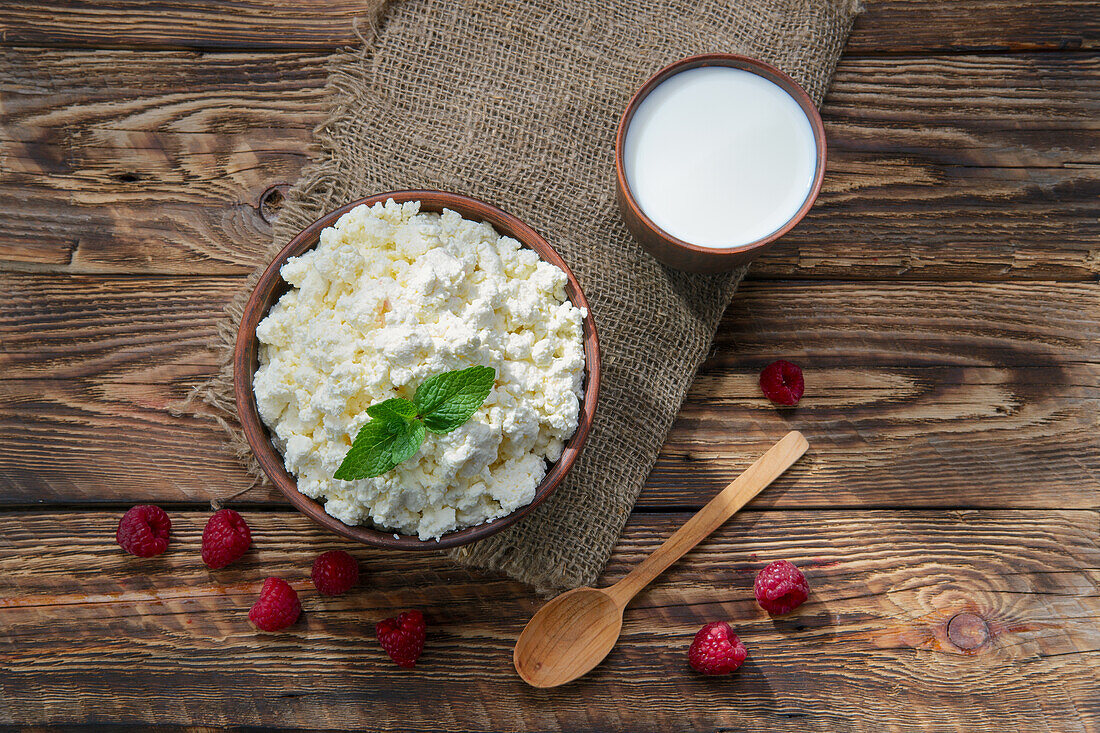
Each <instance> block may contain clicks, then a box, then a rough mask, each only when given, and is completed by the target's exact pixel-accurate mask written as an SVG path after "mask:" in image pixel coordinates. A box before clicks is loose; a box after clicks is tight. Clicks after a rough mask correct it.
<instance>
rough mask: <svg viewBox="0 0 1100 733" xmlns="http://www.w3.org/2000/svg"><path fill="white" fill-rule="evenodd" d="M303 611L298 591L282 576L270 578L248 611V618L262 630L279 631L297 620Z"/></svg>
mask: <svg viewBox="0 0 1100 733" xmlns="http://www.w3.org/2000/svg"><path fill="white" fill-rule="evenodd" d="M301 613H302V604H301V603H300V602H299V601H298V593H297V592H296V591H295V590H294V589H293V588H291V587H290V583H288V582H286V581H285V580H283V579H282V578H268V579H267V580H265V581H264V587H263V588H262V589H261V590H260V597H259V598H258V599H257V600H256V603H255V604H253V606H252V610H250V611H249V612H248V620H249V621H251V622H252V624H253V625H254V626H255V627H256V628H258V629H259V630H260V631H279V630H280V629H285V628H286V627H287V626H290V625H291V624H292V623H294V622H295V621H297V620H298V616H299V615H300V614H301Z"/></svg>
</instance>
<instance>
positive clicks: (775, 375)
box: [760, 359, 806, 407]
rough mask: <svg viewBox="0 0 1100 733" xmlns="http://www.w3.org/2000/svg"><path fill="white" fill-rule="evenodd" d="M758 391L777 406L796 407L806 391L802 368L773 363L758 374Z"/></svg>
mask: <svg viewBox="0 0 1100 733" xmlns="http://www.w3.org/2000/svg"><path fill="white" fill-rule="evenodd" d="M760 389H761V390H762V391H763V392H764V396H765V397H767V398H768V399H769V400H771V401H772V402H774V403H775V404H777V405H783V406H785V407H790V406H792V405H797V404H798V401H799V400H800V399H802V395H803V393H805V391H806V383H805V382H804V381H803V379H802V368H801V367H799V366H798V365H797V364H792V363H791V362H789V361H783V360H782V359H780V360H779V361H773V362H772V363H771V364H768V365H767V366H766V367H764V370H763V371H762V372H760Z"/></svg>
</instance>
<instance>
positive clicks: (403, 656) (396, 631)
mask: <svg viewBox="0 0 1100 733" xmlns="http://www.w3.org/2000/svg"><path fill="white" fill-rule="evenodd" d="M374 633H375V635H376V636H378V643H380V644H381V645H382V648H383V649H385V650H386V654H389V655H390V659H392V660H393V661H395V662H397V666H399V667H406V668H412V667H414V666H416V660H417V659H419V658H420V653H421V652H422V651H424V638H425V637H426V636H427V626H426V624H425V623H424V614H422V613H420V611H405V612H404V613H402V614H401V615H399V616H397V617H396V618H387V619H383V620H382V621H379V622H378V624H377V625H376V626H375V627H374Z"/></svg>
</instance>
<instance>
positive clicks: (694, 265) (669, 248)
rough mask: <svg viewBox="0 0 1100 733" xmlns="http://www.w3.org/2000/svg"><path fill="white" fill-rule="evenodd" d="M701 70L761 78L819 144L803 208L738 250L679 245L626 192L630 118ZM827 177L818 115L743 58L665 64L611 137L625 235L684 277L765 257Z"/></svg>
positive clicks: (778, 79) (777, 78)
mask: <svg viewBox="0 0 1100 733" xmlns="http://www.w3.org/2000/svg"><path fill="white" fill-rule="evenodd" d="M700 66H732V67H734V68H737V69H744V70H745V71H750V72H752V73H754V74H757V75H759V76H762V77H764V78H765V79H767V80H768V81H771V82H773V83H774V84H776V85H778V86H779V87H780V88H782V89H783V90H785V91H786V92H787V93H788V94H790V95H791V96H792V97H793V98H794V100H795V101H796V102H798V105H799V106H800V107H801V108H802V110H803V111H804V112H805V113H806V116H807V117H808V118H809V120H810V127H811V128H812V129H813V133H814V141H815V142H816V143H817V167H816V169H815V170H814V181H813V185H812V186H811V188H810V194H809V196H807V197H806V200H805V201H804V202H803V203H802V207H801V208H800V209H799V210H798V211H797V212H796V213H795V215H794V216H793V217H791V219H790V221H788V222H787V223H786V224H784V225H783V227H782V228H781V229H779V230H777V231H775V232H772V233H771V234H769V235H768V236H766V237H763V238H762V239H758V240H756V241H755V242H749V243H748V244H742V245H739V246H737V247H728V248H725V249H719V248H714V247H700V246H698V245H695V244H691V243H689V242H685V241H683V240H682V239H677V238H676V237H674V236H672V235H671V234H669V233H668V232H666V231H664V230H663V229H661V228H660V227H659V226H657V225H656V224H654V223H653V221H652V220H651V219H650V218H649V217H648V216H646V215H645V212H643V211H642V209H641V207H640V206H638V202H637V201H635V200H634V196H633V194H631V192H630V185H629V184H628V183H627V180H626V171H625V170H624V167H623V149H624V148H625V147H626V131H627V129H628V128H629V127H630V122H631V120H633V119H634V113H635V112H637V110H638V105H640V104H641V103H642V100H644V99H645V98H646V97H648V96H649V94H650V92H652V91H653V90H654V89H656V88H657V85H658V84H660V83H661V82H663V81H664V80H665V79H668V78H669V77H670V76H672V75H674V74H678V73H680V72H681V71H687V70H688V69H695V68H698V67H700ZM824 176H825V128H824V126H823V125H822V124H821V115H820V114H818V111H817V107H815V106H814V103H813V101H812V100H811V99H810V95H808V94H807V93H806V90H805V89H803V88H802V87H800V86H799V85H798V83H797V82H796V81H795V80H794V79H792V78H791V77H789V76H787V75H786V74H784V73H783V72H782V71H780V70H779V69H777V68H775V67H774V66H769V65H768V64H765V63H764V62H762V61H757V60H756V59H750V58H748V57H747V56H738V55H736V54H732V53H707V54H701V55H699V56H689V57H687V58H686V59H680V60H679V61H676V62H675V63H672V64H669V65H668V66H666V67H665V68H663V69H661V70H660V71H658V72H657V73H656V74H654V75H653V76H652V77H650V78H649V80H648V81H646V83H645V84H643V85H642V88H641V89H639V90H638V92H637V93H636V94H635V95H634V96H633V97H632V98H631V100H630V103H629V104H628V105H627V106H626V111H625V112H623V116H622V119H620V120H619V129H618V132H617V134H616V135H615V182H616V189H617V190H616V194H617V198H618V201H619V211H620V212H621V213H622V216H623V221H624V222H625V223H626V227H627V229H629V230H630V233H631V234H633V235H634V238H635V239H637V240H638V243H639V244H641V245H642V246H643V247H644V248H645V249H646V251H647V252H649V253H650V254H651V255H653V256H654V257H655V258H657V260H658V261H660V262H663V263H664V264H666V265H668V266H669V267H673V268H676V269H678V270H686V271H688V272H727V271H729V270H731V269H733V268H734V267H736V266H738V265H743V264H745V263H746V262H748V261H749V260H751V259H753V258H755V257H757V256H759V255H761V254H763V253H764V252H765V251H767V250H768V249H769V248H770V247H771V245H772V243H774V242H775V240H777V239H779V238H780V237H782V236H783V235H784V234H786V233H787V232H789V231H790V230H791V229H793V228H794V226H795V225H796V224H798V222H800V221H802V217H804V216H805V215H806V212H807V211H809V210H810V207H811V206H813V204H814V201H816V200H817V194H818V192H819V191H820V190H821V179H822V178H823V177H824Z"/></svg>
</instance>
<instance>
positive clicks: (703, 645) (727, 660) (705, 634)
mask: <svg viewBox="0 0 1100 733" xmlns="http://www.w3.org/2000/svg"><path fill="white" fill-rule="evenodd" d="M748 655H749V652H748V650H747V649H745V645H744V644H742V643H741V640H740V639H739V638H737V634H735V633H733V629H731V628H730V625H729V624H727V623H726V622H725V621H714V622H712V623H709V624H707V625H706V626H704V627H703V628H701V629H699V632H698V633H697V634H695V640H694V641H692V642H691V648H690V649H688V664H690V665H691V668H692V669H694V670H695V671H696V672H701V673H703V674H712V675H716V674H729V673H730V672H735V671H737V669H739V668H740V667H741V665H742V664H744V663H745V657H747V656H748Z"/></svg>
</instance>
